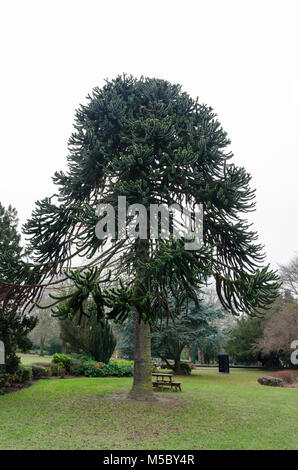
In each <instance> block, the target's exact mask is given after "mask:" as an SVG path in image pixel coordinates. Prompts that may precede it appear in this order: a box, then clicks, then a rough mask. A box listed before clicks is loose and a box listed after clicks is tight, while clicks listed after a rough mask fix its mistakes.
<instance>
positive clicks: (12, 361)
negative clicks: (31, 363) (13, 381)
mask: <svg viewBox="0 0 298 470" xmlns="http://www.w3.org/2000/svg"><path fill="white" fill-rule="evenodd" d="M20 362H21V359H20V358H19V357H18V356H16V355H11V356H9V357H8V358H7V359H6V362H5V369H6V372H7V373H8V374H14V373H15V372H17V370H18V368H19V366H20Z"/></svg>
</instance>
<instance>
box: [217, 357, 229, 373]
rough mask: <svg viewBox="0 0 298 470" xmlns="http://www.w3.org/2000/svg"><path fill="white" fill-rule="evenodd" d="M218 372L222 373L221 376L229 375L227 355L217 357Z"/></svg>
mask: <svg viewBox="0 0 298 470" xmlns="http://www.w3.org/2000/svg"><path fill="white" fill-rule="evenodd" d="M218 372H222V373H223V374H229V373H230V365H229V356H228V354H219V355H218Z"/></svg>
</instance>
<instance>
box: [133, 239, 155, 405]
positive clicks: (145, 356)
mask: <svg viewBox="0 0 298 470" xmlns="http://www.w3.org/2000/svg"><path fill="white" fill-rule="evenodd" d="M148 257H149V243H148V240H141V239H137V240H136V280H135V287H134V289H135V295H136V297H143V296H144V295H145V294H146V293H147V291H148V288H149V286H148V280H146V270H145V269H146V268H144V264H143V263H146V262H148ZM139 261H141V263H139ZM147 308H148V305H147ZM149 308H150V307H149ZM129 396H130V398H134V399H136V400H153V398H154V395H153V387H152V358H151V336H150V325H149V324H148V323H145V322H143V321H142V320H141V316H140V312H138V311H137V310H135V325H134V379H133V386H132V389H131V391H130V393H129Z"/></svg>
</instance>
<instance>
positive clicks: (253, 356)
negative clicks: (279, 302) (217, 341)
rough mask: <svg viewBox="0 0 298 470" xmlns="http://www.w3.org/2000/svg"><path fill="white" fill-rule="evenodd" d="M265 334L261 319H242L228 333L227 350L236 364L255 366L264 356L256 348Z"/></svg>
mask: <svg viewBox="0 0 298 470" xmlns="http://www.w3.org/2000/svg"><path fill="white" fill-rule="evenodd" d="M262 334H263V322H262V320H261V319H260V318H249V317H242V318H240V319H238V320H237V322H236V325H235V326H234V327H233V328H232V329H231V330H230V332H229V333H227V336H228V340H227V342H226V344H225V349H226V351H227V352H228V354H229V355H230V357H231V359H232V360H233V361H234V362H236V364H246V365H249V364H255V363H256V362H258V361H260V360H261V358H262V355H261V353H260V351H258V350H256V349H255V348H254V346H255V344H256V342H257V341H258V340H259V338H261V336H262Z"/></svg>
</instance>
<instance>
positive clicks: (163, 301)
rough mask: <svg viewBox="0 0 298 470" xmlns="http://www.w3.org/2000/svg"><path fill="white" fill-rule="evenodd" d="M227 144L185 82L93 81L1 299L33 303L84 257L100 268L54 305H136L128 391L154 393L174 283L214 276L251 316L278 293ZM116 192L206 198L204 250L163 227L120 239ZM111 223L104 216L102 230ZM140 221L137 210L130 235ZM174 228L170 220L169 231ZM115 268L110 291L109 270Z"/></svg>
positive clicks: (190, 285) (188, 285) (136, 199)
mask: <svg viewBox="0 0 298 470" xmlns="http://www.w3.org/2000/svg"><path fill="white" fill-rule="evenodd" d="M229 144H230V141H229V139H228V138H227V135H226V133H225V132H224V131H223V129H222V128H221V126H220V123H219V122H218V121H217V119H216V115H215V114H214V112H213V110H212V109H211V108H210V107H208V106H206V105H204V104H200V103H199V102H198V100H193V99H192V98H191V97H190V96H189V95H188V94H187V93H185V92H182V91H181V86H180V85H172V84H170V83H169V82H167V81H164V80H159V79H149V78H146V79H144V78H141V79H135V78H133V77H127V76H122V77H120V76H119V77H117V78H116V79H115V80H112V81H107V82H106V84H105V86H104V87H103V88H102V89H99V88H95V89H94V90H93V92H92V94H91V95H90V96H88V103H87V104H86V105H84V106H81V107H80V108H79V109H78V111H77V113H76V123H75V132H74V133H73V135H72V136H71V138H70V141H69V156H68V165H69V166H68V172H67V174H64V173H63V172H60V173H56V174H55V178H54V182H55V184H56V185H57V186H58V188H57V191H56V195H55V196H53V197H51V198H47V199H44V200H42V201H39V202H38V203H37V206H36V210H35V211H34V212H33V214H32V217H31V219H30V220H29V221H28V223H27V224H26V228H25V233H26V234H27V236H29V237H31V244H30V249H31V250H32V251H33V252H34V256H33V258H32V259H33V261H34V265H33V266H32V265H29V266H28V265H24V264H20V265H19V266H18V267H16V268H15V269H14V271H13V273H14V277H15V278H16V279H17V281H16V282H17V283H18V284H19V285H18V286H17V285H14V286H8V285H7V284H5V283H4V282H2V284H1V285H0V295H2V297H3V298H4V300H5V301H7V300H8V299H9V298H11V297H14V299H15V302H16V303H17V304H20V303H22V304H23V305H24V307H26V302H27V303H28V302H29V303H30V301H32V300H34V299H36V298H37V297H38V295H40V294H41V292H42V290H43V288H44V287H43V286H44V284H43V283H46V284H47V285H48V283H49V279H50V277H51V276H55V275H57V273H58V274H59V273H62V272H63V269H65V267H66V268H67V269H69V268H70V260H71V259H75V256H77V255H81V256H85V257H87V258H88V259H89V265H90V266H94V268H93V269H92V270H88V271H86V272H85V273H83V274H82V277H80V276H79V273H76V274H75V273H73V275H72V278H73V282H74V283H75V285H76V292H75V293H74V294H73V297H72V299H61V300H64V301H65V305H64V307H63V306H61V305H60V306H59V308H58V307H57V314H58V315H61V317H62V318H63V317H65V315H68V312H69V311H70V308H71V311H72V312H73V314H74V313H75V311H80V313H81V315H84V314H85V313H86V312H84V308H83V304H84V300H85V299H86V298H87V297H88V296H89V295H90V294H91V295H93V297H94V300H95V302H96V303H97V305H99V302H101V304H102V309H100V311H99V312H98V314H99V316H100V315H102V316H103V315H104V312H105V309H104V307H105V306H108V307H109V308H110V310H109V316H110V318H114V319H115V320H116V321H123V320H124V319H125V318H126V317H127V315H129V314H131V312H132V311H134V313H135V326H134V328H135V337H134V346H135V353H134V361H135V367H134V382H133V388H132V391H131V396H132V397H134V398H141V399H144V398H148V399H151V398H152V396H153V394H152V383H151V351H150V324H151V323H152V322H154V321H155V319H156V317H157V316H162V315H163V314H167V312H168V307H167V298H166V295H165V291H166V290H169V289H171V287H172V286H176V285H177V284H179V285H181V286H182V287H183V288H184V289H185V292H186V293H187V294H188V296H189V297H192V298H193V299H194V301H195V291H194V290H195V289H197V288H198V287H200V285H201V283H202V282H205V281H206V279H207V278H208V276H210V275H212V276H214V278H215V281H216V286H217V295H218V297H219V299H220V301H221V303H222V305H223V306H224V307H225V308H226V309H227V310H230V311H232V312H234V313H239V312H247V313H248V314H251V315H254V314H256V313H257V312H258V311H259V309H261V308H266V306H267V305H268V304H270V303H271V302H272V301H273V300H274V299H275V297H276V296H277V287H278V283H277V279H278V278H277V275H276V273H273V272H272V271H270V270H269V268H268V266H265V267H264V266H263V265H262V263H263V260H264V254H263V251H262V247H261V246H260V245H259V244H257V243H256V239H257V235H256V233H255V232H253V231H252V230H251V229H250V226H249V224H248V223H247V221H246V219H245V218H243V213H246V212H249V211H251V210H253V209H254V201H253V199H254V191H253V190H251V189H250V187H249V182H250V176H249V175H248V174H247V173H246V172H245V170H244V169H243V168H238V167H236V166H235V165H233V164H230V163H229V160H230V158H231V157H232V154H231V153H230V152H228V151H227V148H228V146H229ZM119 196H126V203H127V206H128V205H133V204H135V203H137V204H142V205H143V206H145V208H146V209H147V214H149V208H150V204H161V203H162V204H166V205H168V206H169V205H171V204H173V203H176V204H184V203H186V202H187V203H189V204H190V205H193V204H199V203H201V204H202V205H203V208H204V234H203V238H204V246H203V247H202V248H201V249H200V250H197V251H188V250H185V247H184V242H185V239H184V238H183V236H182V238H181V239H180V240H174V239H173V238H170V239H164V238H163V237H162V236H161V235H160V234H159V236H158V238H157V239H156V240H154V241H153V240H149V239H148V238H147V239H143V238H142V237H140V238H138V239H137V240H134V239H130V238H126V239H121V238H120V239H118V238H117V237H118V234H120V235H121V234H122V231H121V226H120V225H121V224H120V221H119V218H118V212H117V203H118V197H119ZM106 203H109V204H112V205H113V207H115V208H116V234H115V239H114V240H111V239H110V237H109V236H108V235H107V236H106V237H104V239H99V238H98V237H96V235H95V226H96V224H97V222H98V217H96V215H95V211H96V209H97V207H98V204H106ZM105 220H106V219H105V215H103V216H102V219H101V222H102V225H103V227H104V225H105V223H106V222H105ZM137 221H138V215H137V211H135V212H134V213H132V214H131V223H132V225H133V227H132V228H134V229H135V231H138V224H137ZM147 222H148V216H147ZM177 224H179V220H178V219H177V217H175V215H174V217H173V220H171V224H170V232H171V233H173V228H174V227H175V225H176V226H177ZM147 227H149V224H147ZM100 250H101V251H100ZM10 268H11V266H9V265H8V264H7V263H6V265H5V266H3V269H5V270H8V271H10ZM109 268H112V269H111V276H110V278H109V280H107V281H106V283H105V288H106V290H105V292H104V290H103V289H102V287H103V285H104V283H103V278H104V276H105V273H104V270H108V269H109ZM120 279H122V284H121V283H120ZM99 281H100V282H102V284H100V283H99ZM107 288H108V289H109V292H107ZM113 289H114V290H113Z"/></svg>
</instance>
